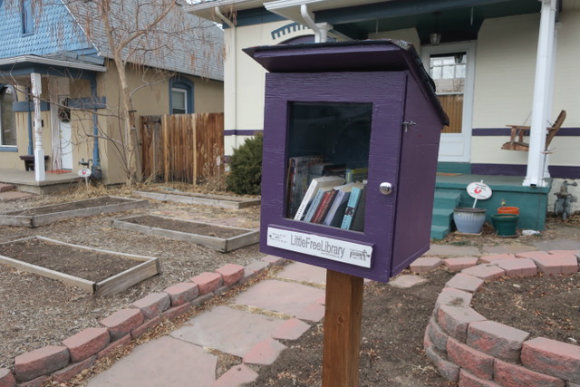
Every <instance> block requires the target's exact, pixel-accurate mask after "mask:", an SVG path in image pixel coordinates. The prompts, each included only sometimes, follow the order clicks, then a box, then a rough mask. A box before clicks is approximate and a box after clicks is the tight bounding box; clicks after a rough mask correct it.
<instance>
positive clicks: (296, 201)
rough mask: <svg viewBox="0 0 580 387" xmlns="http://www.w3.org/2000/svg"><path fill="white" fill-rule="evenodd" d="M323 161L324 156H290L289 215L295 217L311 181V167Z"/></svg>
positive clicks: (288, 180) (288, 177)
mask: <svg viewBox="0 0 580 387" xmlns="http://www.w3.org/2000/svg"><path fill="white" fill-rule="evenodd" d="M320 162H322V156H320V155H312V156H296V157H290V158H288V174H287V183H286V184H287V188H288V192H287V198H288V202H287V206H288V207H287V209H286V210H287V212H286V213H287V216H288V217H289V218H294V216H295V214H296V211H297V210H298V207H299V206H300V203H301V200H302V197H303V196H304V194H305V192H306V190H307V188H308V184H309V183H310V180H309V176H310V167H311V166H312V165H313V164H316V163H320Z"/></svg>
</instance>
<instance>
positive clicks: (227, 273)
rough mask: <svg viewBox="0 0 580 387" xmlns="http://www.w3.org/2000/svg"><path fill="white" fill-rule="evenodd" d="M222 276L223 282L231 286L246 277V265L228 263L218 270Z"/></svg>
mask: <svg viewBox="0 0 580 387" xmlns="http://www.w3.org/2000/svg"><path fill="white" fill-rule="evenodd" d="M216 273H219V274H220V275H221V276H222V281H223V284H224V285H226V286H230V285H233V284H235V283H236V282H238V281H239V280H241V279H242V278H243V277H244V267H243V266H241V265H235V264H233V263H228V264H227V265H224V266H222V267H220V268H219V269H217V270H216Z"/></svg>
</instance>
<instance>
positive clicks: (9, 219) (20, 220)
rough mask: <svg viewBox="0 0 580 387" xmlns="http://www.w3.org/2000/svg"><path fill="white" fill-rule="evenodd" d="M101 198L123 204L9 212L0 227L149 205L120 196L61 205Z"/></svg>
mask: <svg viewBox="0 0 580 387" xmlns="http://www.w3.org/2000/svg"><path fill="white" fill-rule="evenodd" d="M103 197H107V198H113V199H121V200H125V201H126V202H124V203H115V204H108V205H102V206H96V207H87V208H78V209H74V210H66V211H60V212H52V213H48V214H41V215H11V213H13V212H18V211H11V212H6V213H2V214H0V225H3V226H17V227H31V228H34V227H38V226H43V225H47V224H50V223H53V222H56V221H58V220H63V219H70V218H77V217H85V216H93V215H100V214H105V213H110V212H121V211H127V210H132V209H135V208H140V207H146V206H148V205H149V202H148V201H147V200H145V199H134V198H125V197H120V196H107V195H106V196H100V197H98V198H89V199H82V200H75V201H72V202H64V203H61V204H67V203H77V202H82V201H87V200H91V199H101V198H103ZM54 205H55V204H51V205H48V206H42V207H37V209H38V208H47V207H51V206H54Z"/></svg>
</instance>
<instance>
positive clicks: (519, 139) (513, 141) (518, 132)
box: [501, 110, 566, 151]
mask: <svg viewBox="0 0 580 387" xmlns="http://www.w3.org/2000/svg"><path fill="white" fill-rule="evenodd" d="M565 119H566V110H562V111H561V112H560V114H558V118H556V121H555V122H554V124H553V125H552V126H550V127H549V128H547V134H546V150H548V146H550V142H552V139H553V138H554V136H555V135H556V133H558V130H560V127H561V126H562V123H564V120H565ZM506 126H507V127H508V128H511V135H510V140H509V141H508V142H506V143H505V144H503V145H502V146H501V149H507V150H517V151H527V150H529V148H530V144H528V143H526V142H524V135H527V133H528V132H529V131H530V127H529V126H523V125H506Z"/></svg>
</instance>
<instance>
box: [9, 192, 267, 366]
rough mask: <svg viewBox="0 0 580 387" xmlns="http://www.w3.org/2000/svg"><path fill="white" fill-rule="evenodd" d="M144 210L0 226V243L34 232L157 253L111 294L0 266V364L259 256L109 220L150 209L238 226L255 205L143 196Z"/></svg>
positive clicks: (254, 220) (24, 205)
mask: <svg viewBox="0 0 580 387" xmlns="http://www.w3.org/2000/svg"><path fill="white" fill-rule="evenodd" d="M107 194H108V195H115V196H125V197H132V196H131V192H129V191H126V190H123V189H119V190H116V189H109V190H107V191H103V190H102V189H100V190H99V189H94V188H92V189H91V191H89V192H87V191H86V190H85V189H84V187H81V189H80V190H79V191H74V192H72V193H69V194H66V195H63V194H59V195H49V196H41V197H37V198H34V199H31V200H24V201H15V202H0V213H4V212H9V211H17V210H24V209H28V208H34V207H39V206H46V205H51V204H54V203H62V202H65V201H72V200H81V199H85V198H87V197H89V196H90V197H99V196H103V195H107ZM150 202H151V206H149V207H148V208H143V209H135V210H131V211H125V212H118V213H110V214H104V215H100V216H91V217H85V218H75V219H70V220H64V221H59V222H56V223H53V224H50V225H46V226H42V227H38V228H34V229H31V228H26V227H10V226H0V243H3V242H9V241H13V240H15V239H19V238H25V237H29V236H34V235H41V236H44V237H47V238H51V239H56V240H58V241H62V242H67V243H71V244H76V245H84V246H90V247H96V248H101V249H106V250H112V251H116V252H121V253H128V254H136V255H144V256H150V257H157V258H159V261H160V266H161V271H162V272H161V274H160V275H157V276H155V277H152V278H150V279H148V280H145V281H143V282H141V283H139V284H137V285H135V286H133V287H131V288H129V289H128V290H126V291H124V292H122V293H118V294H115V295H112V296H106V297H95V296H93V295H89V294H87V293H86V292H84V291H82V290H81V289H78V288H75V287H71V286H66V285H64V284H62V283H61V282H58V281H56V280H52V279H48V278H43V277H40V276H37V275H35V274H29V273H24V272H20V271H18V270H16V269H13V268H11V267H8V266H6V265H0V337H1V338H2V345H0V368H3V367H12V366H13V360H14V357H15V356H17V355H19V354H21V353H24V352H26V351H30V350H34V349H37V348H40V347H42V346H45V345H50V344H59V343H60V342H61V341H62V340H63V339H65V338H67V337H69V336H71V335H73V334H75V333H77V332H79V331H80V330H82V329H84V328H88V327H95V326H98V320H100V319H102V318H104V317H107V316H108V315H110V314H111V313H113V312H115V311H117V310H119V309H121V308H125V307H127V306H128V305H130V304H131V303H132V302H134V301H136V300H138V299H140V298H142V297H144V296H145V295H147V294H149V293H151V292H154V291H162V290H163V289H165V288H166V287H168V286H170V285H173V284H175V283H177V282H181V281H184V280H187V279H188V278H191V277H193V276H195V275H198V274H200V273H202V272H205V271H213V270H215V269H217V268H219V267H221V266H223V265H225V264H227V263H237V264H240V265H246V264H248V263H250V262H252V261H253V260H255V259H258V258H260V257H263V256H264V254H261V253H260V252H259V251H258V245H253V246H248V247H245V248H242V249H238V250H235V251H232V252H229V253H226V254H224V253H220V252H217V251H215V250H212V249H209V248H205V247H203V246H199V245H195V244H192V243H189V242H182V241H175V240H171V239H168V238H163V237H157V236H152V235H145V234H141V233H138V232H133V231H126V230H118V229H115V228H113V227H112V226H111V222H112V220H113V219H116V218H121V217H126V216H129V215H138V214H152V215H159V216H167V217H173V218H178V219H186V220H194V221H201V222H207V223H216V224H223V225H227V226H234V227H241V228H251V229H253V228H257V227H258V226H259V207H258V206H255V207H249V208H246V209H240V210H228V209H222V208H217V207H209V206H198V205H184V204H178V203H163V202H159V201H154V200H150Z"/></svg>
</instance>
